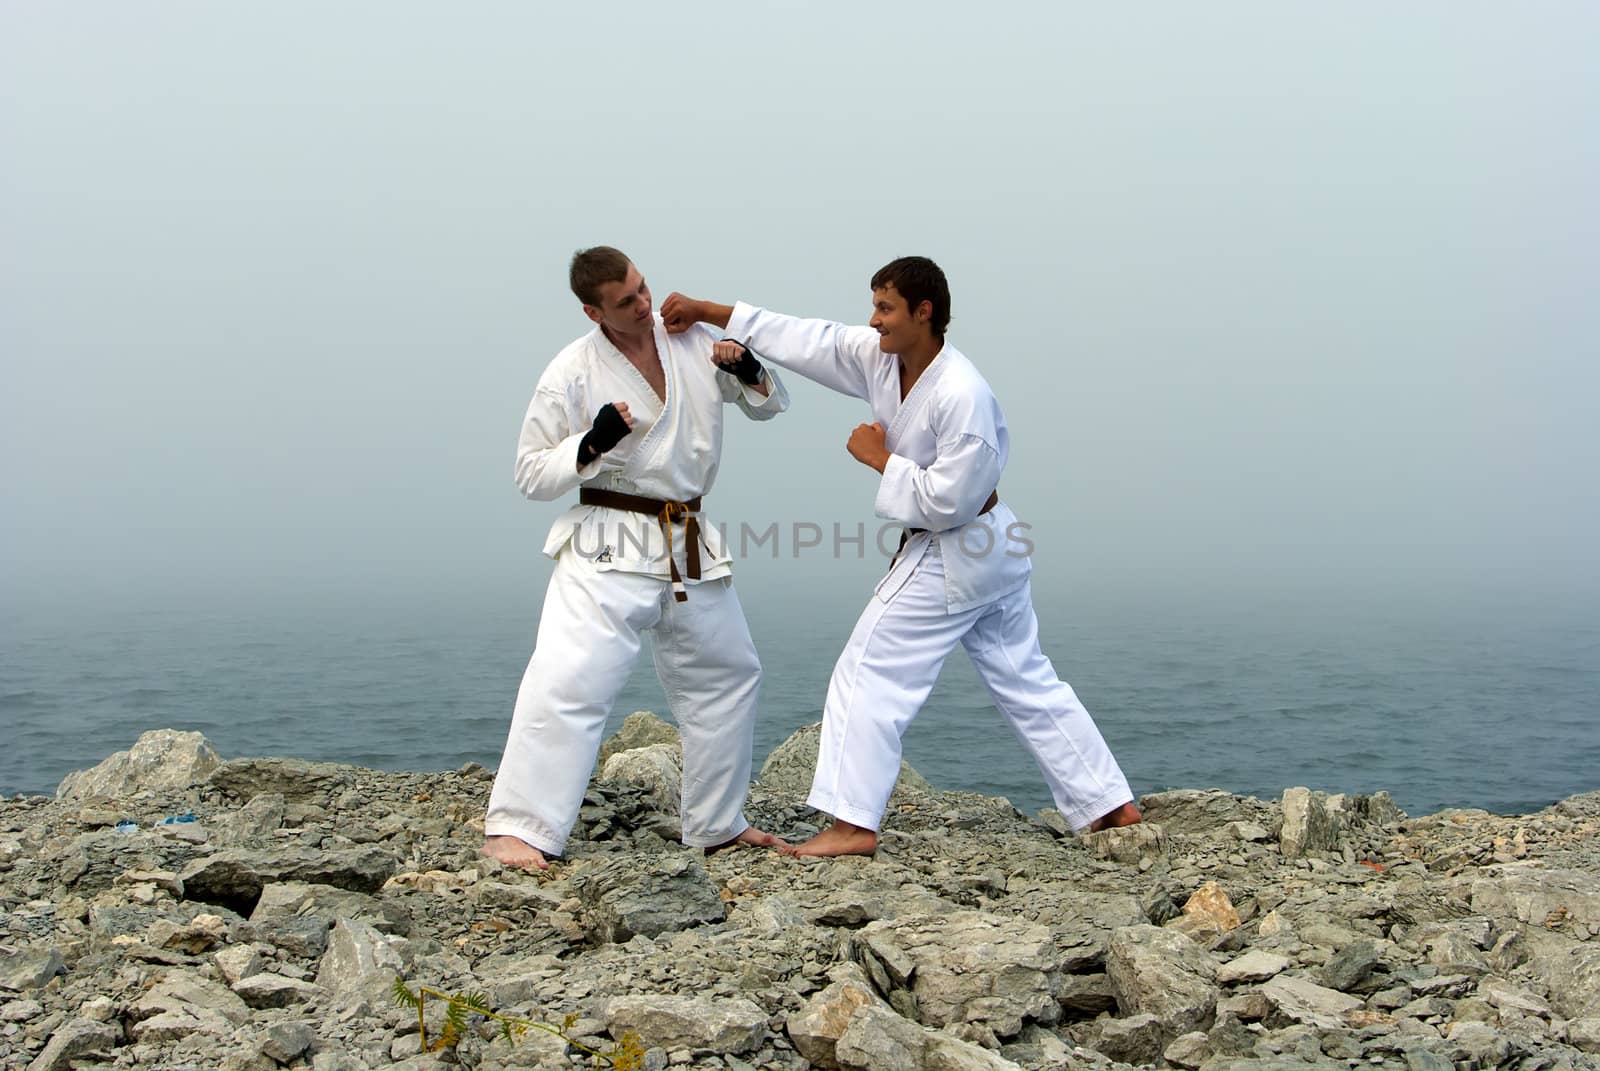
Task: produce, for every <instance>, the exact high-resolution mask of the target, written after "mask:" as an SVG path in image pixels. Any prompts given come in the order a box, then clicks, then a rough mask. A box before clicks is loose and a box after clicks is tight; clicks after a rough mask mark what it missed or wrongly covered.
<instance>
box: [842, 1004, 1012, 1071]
mask: <svg viewBox="0 0 1600 1071" xmlns="http://www.w3.org/2000/svg"><path fill="white" fill-rule="evenodd" d="M835 1052H836V1054H837V1057H838V1061H839V1066H840V1067H841V1068H843V1069H844V1071H1019V1069H1018V1068H1017V1065H1016V1064H1014V1063H1012V1062H1011V1061H1009V1060H1007V1059H1005V1058H1004V1057H1001V1056H999V1055H997V1054H995V1053H993V1052H989V1051H988V1050H986V1049H982V1048H979V1047H978V1046H976V1045H973V1044H971V1043H970V1042H966V1041H962V1040H961V1039H959V1038H956V1037H952V1036H950V1035H949V1034H943V1033H940V1032H938V1031H935V1030H929V1029H927V1028H926V1027H921V1026H918V1025H917V1024H916V1023H913V1022H910V1021H909V1020H906V1019H902V1018H901V1017H900V1016H898V1015H896V1014H895V1013H894V1012H892V1011H888V1010H886V1009H883V1008H879V1007H866V1008H862V1009H861V1010H859V1011H858V1012H856V1014H855V1015H854V1016H853V1017H852V1018H851V1020H850V1024H849V1026H848V1027H847V1028H846V1029H845V1032H844V1034H843V1035H842V1036H841V1037H840V1038H839V1044H838V1046H837V1047H836V1049H835Z"/></svg>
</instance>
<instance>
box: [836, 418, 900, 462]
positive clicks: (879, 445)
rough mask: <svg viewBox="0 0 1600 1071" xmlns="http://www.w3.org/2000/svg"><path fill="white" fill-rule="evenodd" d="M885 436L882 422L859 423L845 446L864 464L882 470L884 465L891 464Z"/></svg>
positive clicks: (851, 454) (852, 455)
mask: <svg viewBox="0 0 1600 1071" xmlns="http://www.w3.org/2000/svg"><path fill="white" fill-rule="evenodd" d="M884 437H885V433H884V430H883V425H882V424H858V425H857V426H856V430H855V431H852V432H851V433H850V439H849V441H848V442H846V443H845V444H844V448H845V449H846V450H848V451H850V456H851V457H853V458H855V459H856V460H857V461H859V462H861V463H862V464H863V465H865V466H867V467H868V468H872V469H877V470H878V471H879V472H882V471H883V469H884V466H885V465H887V464H889V448H888V446H887V445H885V442H884Z"/></svg>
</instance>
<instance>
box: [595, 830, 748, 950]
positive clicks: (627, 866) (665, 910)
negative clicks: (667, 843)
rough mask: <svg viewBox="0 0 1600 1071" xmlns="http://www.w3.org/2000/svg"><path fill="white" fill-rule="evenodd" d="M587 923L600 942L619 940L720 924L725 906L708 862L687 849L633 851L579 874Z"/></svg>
mask: <svg viewBox="0 0 1600 1071" xmlns="http://www.w3.org/2000/svg"><path fill="white" fill-rule="evenodd" d="M571 880H572V889H573V891H574V892H575V893H577V895H578V896H579V898H581V899H582V901H583V903H584V906H585V911H584V925H585V928H586V929H587V930H588V931H589V933H590V934H591V935H592V936H593V937H594V938H595V939H596V940H599V941H604V942H611V943H616V944H621V943H623V942H625V941H628V940H629V939H631V938H632V937H634V936H635V935H637V934H642V935H644V936H645V937H659V936H660V935H661V934H663V933H671V932H673V931H676V930H684V929H688V928H690V927H692V926H704V925H707V924H709V923H714V922H722V921H723V920H724V919H725V918H726V917H727V909H726V908H725V907H724V905H723V903H722V897H721V896H720V895H719V894H718V892H717V886H716V885H715V884H714V883H713V882H712V880H711V877H710V875H709V874H707V873H706V868H705V864H704V863H703V862H701V861H700V860H699V859H698V858H697V857H695V856H693V855H690V854H689V853H687V852H681V851H676V852H672V853H670V854H664V855H658V856H655V857H653V858H652V857H649V856H643V855H640V854H637V853H636V854H632V855H629V856H627V857H625V858H620V859H613V860H610V861H607V862H603V863H601V864H599V865H598V866H596V867H594V868H592V869H589V870H585V871H583V872H582V873H579V874H575V875H573V877H572V879H571Z"/></svg>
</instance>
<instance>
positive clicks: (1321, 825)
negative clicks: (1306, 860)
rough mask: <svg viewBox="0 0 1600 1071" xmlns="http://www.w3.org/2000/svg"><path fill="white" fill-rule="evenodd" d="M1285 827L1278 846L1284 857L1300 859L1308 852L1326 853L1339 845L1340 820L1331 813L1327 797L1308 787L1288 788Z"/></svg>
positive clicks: (1285, 804) (1285, 792)
mask: <svg viewBox="0 0 1600 1071" xmlns="http://www.w3.org/2000/svg"><path fill="white" fill-rule="evenodd" d="M1282 806H1283V829H1282V830H1281V831H1280V832H1279V834H1278V848H1279V850H1280V851H1282V852H1283V856H1284V858H1285V859H1298V858H1300V857H1301V856H1303V855H1305V854H1306V853H1307V852H1327V851H1333V850H1335V849H1337V848H1338V847H1339V829H1340V822H1339V818H1338V815H1337V814H1335V813H1332V812H1330V810H1329V808H1328V797H1327V795H1326V794H1324V793H1321V792H1312V791H1311V790H1310V789H1308V788H1303V787H1301V788H1290V789H1285V790H1284V793H1283V801H1282Z"/></svg>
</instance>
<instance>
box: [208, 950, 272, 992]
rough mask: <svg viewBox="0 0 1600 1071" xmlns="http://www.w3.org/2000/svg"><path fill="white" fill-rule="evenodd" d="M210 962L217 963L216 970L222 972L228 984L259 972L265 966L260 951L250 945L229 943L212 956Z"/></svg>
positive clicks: (234, 983) (235, 982)
mask: <svg viewBox="0 0 1600 1071" xmlns="http://www.w3.org/2000/svg"><path fill="white" fill-rule="evenodd" d="M211 962H213V963H215V964H216V965H217V970H219V971H221V972H222V977H223V978H224V979H225V980H226V981H227V983H228V984H229V985H236V984H237V983H239V982H241V981H243V980H244V979H246V978H249V977H250V976H251V975H255V974H260V973H261V972H262V971H263V970H264V969H265V968H266V963H265V961H264V960H262V958H261V953H260V952H258V951H257V950H256V949H255V948H253V947H251V946H250V945H229V946H228V947H227V948H224V949H222V950H221V951H220V952H218V953H217V954H216V955H214V956H212V957H211Z"/></svg>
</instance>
